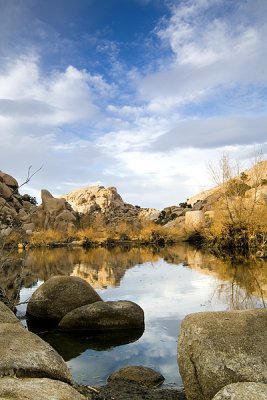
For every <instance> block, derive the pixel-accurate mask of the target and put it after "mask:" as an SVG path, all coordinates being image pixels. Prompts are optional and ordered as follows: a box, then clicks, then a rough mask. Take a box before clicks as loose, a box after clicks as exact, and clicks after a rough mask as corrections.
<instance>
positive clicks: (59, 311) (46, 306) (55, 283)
mask: <svg viewBox="0 0 267 400" xmlns="http://www.w3.org/2000/svg"><path fill="white" fill-rule="evenodd" d="M96 301H97V302H99V301H102V300H101V298H100V296H99V295H98V294H97V292H96V291H95V290H94V289H93V287H92V286H91V285H90V284H89V283H88V282H86V281H85V280H84V279H81V278H78V277H74V276H53V277H52V278H50V279H48V280H47V281H46V282H45V283H43V284H42V285H41V286H40V287H39V288H38V289H37V290H36V291H35V292H34V293H33V295H32V297H31V298H30V301H29V303H28V306H27V314H28V315H29V317H34V318H38V319H43V320H52V321H53V320H54V321H59V320H60V319H61V318H62V317H64V315H66V314H67V313H69V312H70V311H71V310H73V309H75V308H78V307H81V306H84V305H86V304H91V303H94V302H96Z"/></svg>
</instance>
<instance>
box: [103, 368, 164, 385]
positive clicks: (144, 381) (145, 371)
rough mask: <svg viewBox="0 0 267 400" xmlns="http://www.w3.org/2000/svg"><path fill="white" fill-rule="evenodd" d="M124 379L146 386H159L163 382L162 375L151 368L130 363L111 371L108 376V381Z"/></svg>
mask: <svg viewBox="0 0 267 400" xmlns="http://www.w3.org/2000/svg"><path fill="white" fill-rule="evenodd" d="M115 380H124V381H130V382H136V383H139V384H140V385H142V386H146V387H155V386H159V385H161V384H162V383H163V382H164V376H162V375H161V374H160V373H159V372H157V371H154V370H153V369H152V368H148V367H143V366H141V365H130V366H128V367H123V368H120V369H118V370H117V371H115V372H113V374H111V375H110V376H109V377H108V381H109V382H111V381H115Z"/></svg>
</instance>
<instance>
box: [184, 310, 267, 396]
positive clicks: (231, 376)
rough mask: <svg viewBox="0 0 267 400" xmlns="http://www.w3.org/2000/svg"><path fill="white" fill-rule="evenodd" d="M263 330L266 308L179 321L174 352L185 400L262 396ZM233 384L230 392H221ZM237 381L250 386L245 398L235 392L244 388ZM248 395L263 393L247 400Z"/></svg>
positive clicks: (266, 376) (266, 365) (266, 357)
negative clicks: (176, 348) (177, 340)
mask: <svg viewBox="0 0 267 400" xmlns="http://www.w3.org/2000/svg"><path fill="white" fill-rule="evenodd" d="M266 327H267V310H266V309H254V310H242V311H224V312H204V313H196V314H190V315H188V316H187V317H186V318H185V319H184V321H183V322H182V326H181V331H180V337H179V348H178V362H179V369H180V373H181V376H182V379H183V384H184V387H185V392H186V396H187V400H211V399H213V397H214V396H215V395H216V393H218V392H219V391H221V392H220V394H217V395H216V396H215V398H214V400H215V399H216V400H217V399H230V400H231V399H242V398H251V399H252V398H253V399H261V398H267V397H264V395H265V396H266V388H267V346H266V343H267V330H266ZM237 382H240V384H239V385H238V386H236V387H235V388H233V387H231V388H230V387H228V388H225V389H223V388H224V387H227V385H231V384H233V383H237ZM242 382H243V383H244V382H247V383H248V382H254V383H255V384H254V385H252V386H251V387H250V389H249V393H251V395H250V397H246V396H245V397H242V395H241V394H240V393H245V390H246V386H244V384H243V385H241V383H242ZM260 383H261V385H259V384H260ZM257 385H258V386H257ZM227 393H228V394H227ZM231 393H232V394H231ZM233 393H239V395H238V396H239V397H238V396H237V395H236V397H235V396H234V394H233ZM253 393H262V395H259V397H256V396H255V397H252V396H253V395H252V394H253ZM227 396H228V397H227ZM262 396H263V397H262Z"/></svg>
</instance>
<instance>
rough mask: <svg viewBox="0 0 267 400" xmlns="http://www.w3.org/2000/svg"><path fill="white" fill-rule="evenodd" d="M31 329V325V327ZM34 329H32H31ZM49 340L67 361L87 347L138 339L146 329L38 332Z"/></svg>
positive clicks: (107, 347) (98, 348)
mask: <svg viewBox="0 0 267 400" xmlns="http://www.w3.org/2000/svg"><path fill="white" fill-rule="evenodd" d="M29 328H30V329H31V327H29ZM31 331H32V329H31ZM36 333H39V334H40V336H41V337H42V338H43V339H44V340H45V341H47V342H49V343H50V344H51V345H52V346H53V347H54V349H56V350H57V351H58V352H59V354H62V356H63V358H64V360H65V361H70V360H72V359H74V358H76V357H78V356H79V355H81V354H82V353H83V352H84V351H86V350H87V349H91V350H95V351H104V350H110V349H112V348H113V347H117V346H122V345H125V344H129V343H133V342H135V341H137V340H138V339H139V338H140V337H141V336H142V335H143V333H144V329H128V330H115V331H109V332H99V333H95V332H94V333H93V334H90V333H89V332H88V333H86V334H84V333H81V334H77V333H76V334H75V333H62V332H58V331H50V332H49V331H46V332H41V333H40V332H38V330H37V332H36Z"/></svg>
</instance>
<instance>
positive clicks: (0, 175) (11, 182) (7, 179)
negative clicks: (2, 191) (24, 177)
mask: <svg viewBox="0 0 267 400" xmlns="http://www.w3.org/2000/svg"><path fill="white" fill-rule="evenodd" d="M0 181H1V182H4V183H5V184H6V185H7V186H10V187H11V188H12V189H15V190H16V189H18V187H19V185H18V182H17V181H16V179H15V178H13V176H11V175H8V174H6V173H5V172H2V171H0Z"/></svg>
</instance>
